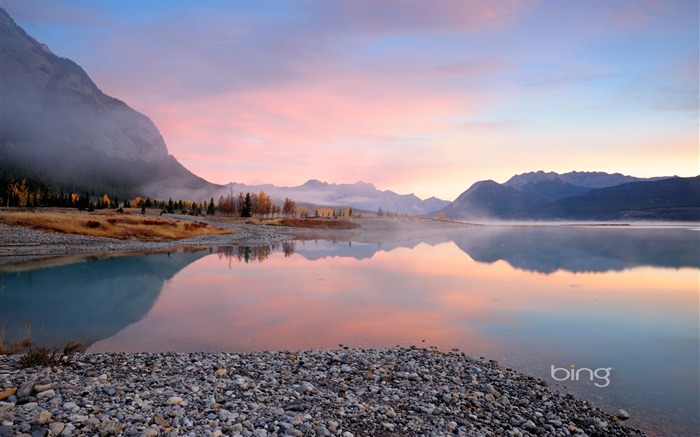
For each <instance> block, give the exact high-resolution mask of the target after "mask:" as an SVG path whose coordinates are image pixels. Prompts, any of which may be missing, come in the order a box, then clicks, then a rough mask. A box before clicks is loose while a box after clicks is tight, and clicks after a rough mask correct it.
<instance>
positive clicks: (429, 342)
mask: <svg viewBox="0 0 700 437" xmlns="http://www.w3.org/2000/svg"><path fill="white" fill-rule="evenodd" d="M699 273H700V231H698V230H697V229H690V227H688V228H683V227H675V228H664V227H657V228H653V227H647V228H637V227H631V228H617V227H483V228H470V229H465V230H463V231H459V232H454V233H447V234H445V233H442V234H439V235H435V236H433V237H429V238H421V239H420V240H415V241H401V242H395V241H394V242H392V241H387V242H384V243H382V244H375V243H362V242H357V241H355V242H347V241H324V240H308V241H304V240H297V241H294V242H290V243H286V244H284V245H279V246H277V247H252V248H251V247H219V248H212V249H206V250H201V251H194V252H172V253H169V254H157V255H131V256H119V257H112V258H108V259H93V260H91V261H90V260H88V261H87V262H79V263H72V264H67V265H59V266H53V267H43V268H36V269H32V270H26V271H21V272H4V273H3V275H2V284H1V285H0V320H1V322H2V323H7V324H8V326H9V332H8V338H15V337H16V336H19V335H21V334H19V332H21V330H22V327H23V326H24V324H25V322H26V320H32V322H33V326H32V337H33V339H34V341H35V343H38V344H44V345H62V344H64V343H65V342H66V341H68V340H71V339H79V340H82V341H83V342H84V343H85V344H86V345H87V346H88V352H108V351H126V352H136V351H184V352H187V351H255V350H265V349H286V350H294V349H308V348H337V347H338V345H339V344H344V345H347V346H350V347H361V348H374V347H393V346H396V345H400V346H410V345H417V346H421V347H431V346H435V347H437V348H439V349H442V350H449V349H451V348H455V347H456V348H459V349H460V350H461V351H464V352H466V353H467V354H471V355H480V356H484V357H487V358H492V359H496V360H498V361H500V362H501V363H502V364H504V365H506V366H512V367H514V368H516V369H518V370H521V371H524V372H526V373H529V374H532V375H535V376H538V377H542V378H545V379H547V380H549V381H550V382H551V383H552V384H556V385H557V386H558V387H559V388H560V389H561V390H564V391H571V392H573V393H575V394H577V395H578V396H580V397H582V398H585V399H588V400H589V401H591V402H592V403H593V404H594V405H596V406H599V407H601V408H603V409H605V410H607V411H609V412H611V413H615V412H617V410H618V409H619V408H624V409H626V410H628V411H629V412H630V414H631V415H632V419H631V420H630V424H632V425H636V426H640V427H642V428H644V429H646V430H650V431H653V432H655V433H658V434H659V435H678V436H687V435H696V434H695V433H696V432H697V430H698V429H700V419H699V417H698V415H699V410H700V401H699V394H698V392H699V390H700V389H699V384H700V383H699V381H698V379H699V378H698V375H699V372H700V369H699V361H700V355H699V354H700V353H699V344H700V333H699V329H700V328H699V320H698V308H699V302H698V294H699V288H700V276H699ZM571 365H574V366H575V367H576V368H577V369H581V368H587V369H591V370H596V369H608V368H609V369H610V370H609V372H610V373H609V375H610V376H609V378H607V379H608V380H609V385H607V386H605V387H599V385H605V384H604V380H603V379H602V378H599V377H595V378H594V380H592V381H591V380H590V379H589V378H588V375H589V374H588V373H586V374H581V375H582V377H581V378H580V380H579V381H566V382H557V381H555V380H554V379H553V378H552V376H551V369H552V366H554V367H555V368H565V369H570V368H571V367H570V366H571ZM562 372H563V370H560V371H559V373H558V374H555V375H556V376H557V377H559V378H560V379H561V378H562V376H563V373H562ZM597 375H598V376H604V372H603V371H602V370H601V371H600V372H598V373H597ZM583 376H586V377H585V378H584V377H583Z"/></svg>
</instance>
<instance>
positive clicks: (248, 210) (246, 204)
mask: <svg viewBox="0 0 700 437" xmlns="http://www.w3.org/2000/svg"><path fill="white" fill-rule="evenodd" d="M252 214H253V201H252V200H251V198H250V193H246V195H245V200H244V201H243V208H241V217H250V216H252Z"/></svg>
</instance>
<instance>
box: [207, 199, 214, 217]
mask: <svg viewBox="0 0 700 437" xmlns="http://www.w3.org/2000/svg"><path fill="white" fill-rule="evenodd" d="M214 213H215V211H214V198H213V197H212V198H211V200H209V205H208V206H207V215H214Z"/></svg>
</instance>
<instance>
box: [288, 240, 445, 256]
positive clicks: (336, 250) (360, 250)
mask: <svg viewBox="0 0 700 437" xmlns="http://www.w3.org/2000/svg"><path fill="white" fill-rule="evenodd" d="M441 241H444V239H442V240H441ZM437 242H438V241H434V239H420V240H411V241H401V242H390V243H358V242H353V241H328V240H314V241H304V242H297V244H296V246H295V250H294V252H295V253H297V254H299V255H301V256H303V257H304V258H306V259H308V260H309V261H316V260H319V259H324V258H335V257H338V258H354V259H356V260H363V259H370V258H372V257H373V256H374V255H375V254H376V253H377V252H391V251H392V250H394V249H398V248H401V247H405V248H408V249H413V248H414V247H416V246H417V245H419V244H420V243H428V244H431V245H432V244H436V243H437Z"/></svg>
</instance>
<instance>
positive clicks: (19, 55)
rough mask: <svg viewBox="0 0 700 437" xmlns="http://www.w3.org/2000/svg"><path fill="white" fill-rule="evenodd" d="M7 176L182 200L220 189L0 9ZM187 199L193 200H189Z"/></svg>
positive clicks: (0, 134) (0, 139) (145, 122)
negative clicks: (172, 197) (195, 194)
mask: <svg viewBox="0 0 700 437" xmlns="http://www.w3.org/2000/svg"><path fill="white" fill-rule="evenodd" d="M0 39H1V41H2V44H0V57H1V58H2V62H1V63H0V81H1V82H2V87H0V114H1V117H2V122H1V123H0V158H1V161H0V162H2V164H1V167H2V173H3V176H4V175H5V174H17V175H22V176H26V177H30V178H33V179H35V180H40V181H41V182H42V183H44V184H48V185H53V186H54V187H61V188H65V189H71V190H76V191H79V192H83V191H88V190H92V191H96V192H98V194H102V193H103V192H108V193H115V194H120V195H124V196H126V195H134V194H140V195H147V196H156V197H166V196H177V195H178V194H190V193H194V192H201V193H202V196H198V197H194V198H199V197H203V196H206V195H207V193H210V192H211V191H213V189H215V188H216V187H217V186H215V185H212V184H210V183H208V182H207V181H205V180H204V179H202V178H200V177H197V176H195V175H194V174H192V173H191V172H190V171H188V170H187V169H185V168H184V167H183V166H182V165H181V164H180V163H179V162H177V160H176V159H175V158H174V157H172V156H171V155H169V154H168V149H167V147H166V145H165V142H164V141H163V138H162V137H161V135H160V133H159V132H158V129H157V128H156V127H155V125H154V124H153V122H152V121H151V120H150V119H148V117H146V116H145V115H143V114H141V113H139V112H137V111H135V110H133V109H132V108H130V107H129V106H128V105H127V104H126V103H124V102H122V101H121V100H118V99H115V98H113V97H110V96H108V95H106V94H104V93H103V92H102V91H101V90H100V89H99V88H98V87H97V85H95V83H94V82H93V81H92V80H91V79H90V77H89V76H88V75H87V73H85V71H84V70H83V69H82V68H81V67H80V66H79V65H78V64H76V63H75V62H73V61H71V60H69V59H66V58H61V57H59V56H56V55H55V54H53V53H52V52H51V50H50V49H49V48H48V47H47V46H46V45H45V44H41V43H39V42H37V41H36V40H35V39H34V38H32V37H31V36H29V35H28V34H27V33H26V32H24V30H22V29H21V28H20V27H19V26H17V25H16V24H15V22H14V21H13V20H12V18H10V16H9V15H8V14H7V13H6V12H5V10H4V9H2V8H0ZM187 197H191V196H190V195H188V196H187Z"/></svg>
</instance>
